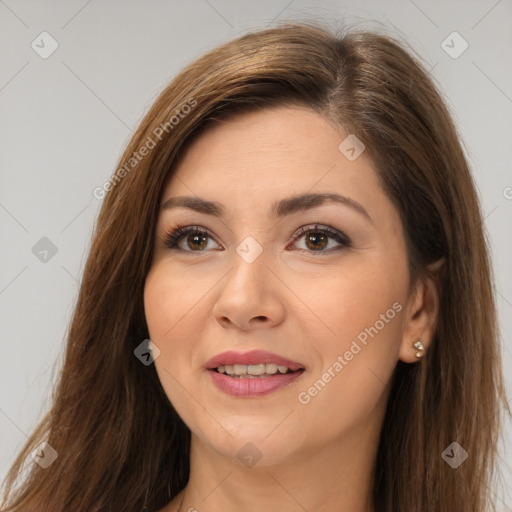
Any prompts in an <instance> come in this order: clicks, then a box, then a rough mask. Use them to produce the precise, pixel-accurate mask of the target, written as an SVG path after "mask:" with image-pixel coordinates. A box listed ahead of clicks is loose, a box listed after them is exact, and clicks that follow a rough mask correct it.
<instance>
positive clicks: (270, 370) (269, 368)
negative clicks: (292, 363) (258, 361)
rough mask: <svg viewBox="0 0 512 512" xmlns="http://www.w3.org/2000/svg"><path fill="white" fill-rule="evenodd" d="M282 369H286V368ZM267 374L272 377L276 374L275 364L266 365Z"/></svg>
mask: <svg viewBox="0 0 512 512" xmlns="http://www.w3.org/2000/svg"><path fill="white" fill-rule="evenodd" d="M284 368H286V366H285V367H284ZM267 373H269V374H270V375H274V373H277V364H274V363H267Z"/></svg>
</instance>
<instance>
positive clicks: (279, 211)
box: [161, 193, 373, 223]
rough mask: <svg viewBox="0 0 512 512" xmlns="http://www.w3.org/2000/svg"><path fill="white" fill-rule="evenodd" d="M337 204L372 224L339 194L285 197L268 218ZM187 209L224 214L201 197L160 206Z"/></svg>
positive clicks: (356, 205)
mask: <svg viewBox="0 0 512 512" xmlns="http://www.w3.org/2000/svg"><path fill="white" fill-rule="evenodd" d="M330 202H334V203H339V204H343V205H345V206H348V207H350V208H352V209H353V210H355V211H356V212H358V213H360V214H361V215H363V216H364V217H366V218H367V219H368V220H369V221H370V222H372V223H373V221H372V218H371V217H370V215H369V213H368V212H367V211H366V210H365V209H364V208H363V206H362V205H361V204H360V203H358V202H357V201H355V200H354V199H351V198H350V197H346V196H342V195H340V194H332V193H324V194H301V195H297V196H291V197H287V198H285V199H281V200H279V201H276V202H275V203H273V204H272V206H271V208H270V212H269V216H270V217H272V218H281V217H285V216H286V215H291V214H293V213H297V212H300V211H305V210H310V209H312V208H316V207H317V206H320V205H323V204H325V203H330ZM180 207H181V208H189V209H191V210H194V211H196V212H199V213H205V214H207V215H213V216H215V217H223V216H224V214H225V210H224V207H223V206H222V204H220V203H218V202H216V201H207V200H206V199H203V198H201V197H193V196H174V197H170V198H169V199H167V200H166V201H164V203H163V204H162V207H161V208H162V210H169V209H172V208H180Z"/></svg>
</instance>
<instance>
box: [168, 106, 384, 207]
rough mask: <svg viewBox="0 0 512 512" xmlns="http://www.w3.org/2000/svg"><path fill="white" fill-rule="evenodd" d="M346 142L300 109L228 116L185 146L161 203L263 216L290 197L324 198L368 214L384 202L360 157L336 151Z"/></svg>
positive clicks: (368, 163) (318, 117)
mask: <svg viewBox="0 0 512 512" xmlns="http://www.w3.org/2000/svg"><path fill="white" fill-rule="evenodd" d="M348 135H349V134H346V133H343V132H342V130H340V129H337V128H336V127H334V126H333V125H332V124H330V123H329V122H328V121H327V120H326V119H324V118H323V117H322V116H321V115H319V114H318V113H316V112H314V111H313V110H310V109H307V108H300V107H280V108H275V109H266V110H260V111H256V112H250V113H241V114H236V115H235V116H233V117H230V118H227V119H225V120H223V121H222V122H218V123H215V124H212V125H211V126H209V127H208V128H207V129H206V130H205V131H204V132H203V133H201V135H200V136H199V137H198V138H197V139H196V140H194V141H193V142H192V143H191V144H190V146H189V147H188V148H187V150H186V152H185V153H184V154H183V155H182V157H181V159H180V161H179V162H178V164H177V165H176V167H175V169H174V172H173V173H172V174H171V176H170V178H169V179H168V181H167V183H166V186H165V190H164V194H163V196H162V202H165V200H166V199H168V198H169V197H171V196H176V195H188V196H191V195H196V196H200V197H202V198H206V199H212V200H214V201H215V200H216V201H219V202H222V203H223V204H225V205H226V208H227V209H230V208H233V209H237V208H239V209H244V208H249V207H250V208H262V207H263V204H265V209H268V206H269V204H270V203H275V201H276V200H278V199H281V198H283V197H288V196H290V195H294V194H304V193H315V192H323V193H325V192H330V193H338V194H342V195H343V196H348V197H352V198H353V199H354V200H356V201H358V202H366V203H367V204H368V206H365V208H367V209H368V210H371V209H372V208H373V204H372V203H375V202H376V201H377V202H382V201H383V200H385V198H384V192H383V190H382V189H381V186H380V183H379V180H378V177H377V174H376V172H375V171H374V169H373V168H372V163H371V161H370V160H369V159H367V158H366V157H365V155H364V152H363V153H362V154H361V156H359V157H358V158H356V159H355V160H352V161H351V160H349V159H348V158H347V157H346V156H345V154H344V152H343V151H341V150H340V149H339V146H340V144H341V143H343V141H344V140H345V139H346V138H347V136H348ZM377 213H379V212H375V214H377ZM380 213H382V212H380Z"/></svg>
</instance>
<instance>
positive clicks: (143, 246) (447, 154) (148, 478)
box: [3, 22, 506, 512]
mask: <svg viewBox="0 0 512 512" xmlns="http://www.w3.org/2000/svg"><path fill="white" fill-rule="evenodd" d="M285 104H290V105H300V106H307V107H309V108H311V109H313V110H314V111H316V112H318V113H319V114H321V115H323V116H324V117H325V118H326V119H328V120H330V121H332V122H333V123H336V125H337V126H339V127H340V128H343V130H344V131H345V133H352V134H355V135H356V136H357V137H358V138H359V139H361V140H362V141H363V143H364V144H365V146H366V151H367V154H368V155H369V156H370V158H371V160H372V162H373V165H374V166H375V169H376V171H377V172H378V174H379V176H380V179H381V182H382V186H383V188H384V190H385V191H386V192H387V194H388V195H389V197H390V198H391V200H392V201H393V202H394V204H395V206H396V208H397V210H398V211H399V213H400V216H401V219H402V222H403V225H404V231H405V234H406V242H407V247H408V257H409V263H410V270H411V273H412V276H413V277H414V276H419V275H420V274H421V273H423V272H425V271H426V268H427V265H428V264H430V263H432V262H435V261H438V260H440V259H441V258H444V259H445V265H444V270H443V272H442V274H441V276H440V277H439V289H440V293H441V307H440V317H439V320H438V325H437V331H436V335H435V339H434V342H433V343H432V345H431V346H430V348H429V350H428V352H427V355H426V357H425V358H424V359H423V360H422V361H421V362H420V363H418V364H412V365H407V364H403V363H401V362H399V363H398V364H397V367H396V370H395V373H394V375H393V380H392V388H391V394H390V399H389V404H388V409H387V412H386V416H385V420H384V423H383V426H382V434H381V439H380V443H379V448H378V456H377V461H376V466H375V480H374V501H375V507H376V508H375V509H376V510H377V511H387V512H390V511H393V512H398V511H407V512H413V511H416V512H427V511H436V512H457V511H460V512H468V511H472V512H473V511H481V510H486V509H487V507H489V508H491V507H492V505H491V503H492V499H491V498H492V494H491V492H490V490H489V488H490V485H491V480H492V476H493V475H494V472H493V468H494V464H495V455H496V445H497V440H498V434H499V432H500V412H501V411H503V410H505V409H506V402H505V396H504V389H503V383H502V374H501V362H500V355H499V344H498V329H497V323H496V314H495V305H494V298H493V297H494V293H493V285H492V276H491V270H490V264H489V259H488V254H487V249H486V240H485V234H484V231H483V226H482V215H481V211H480V206H479V201H478V197H477V195H476V192H475V187H474V184H473V181H472V178H471V175H470V171H469V168H468V163H467V161H466V159H465V157H464V154H463V151H462V149H461V142H460V140H459V136H458V134H457V131H456V128H455V126H454V124H453V122H452V119H451V117H450V114H449V112H448V110H447V108H446V106H445V104H444V103H443V100H442V99H441V97H440V95H439V93H438V91H437V90H436V86H435V85H434V83H433V81H432V79H431V78H430V77H429V76H428V72H427V71H426V70H425V68H424V67H423V65H422V64H421V63H420V61H419V60H418V59H416V58H415V57H413V56H412V55H411V52H409V51H407V49H406V48H405V46H404V45H403V43H401V42H400V41H399V40H396V39H394V38H393V37H391V36H389V35H385V34H379V33H377V32H369V31H364V30H354V29H352V30H351V29H348V30H347V29H345V31H344V32H343V34H342V35H339V34H335V33H334V31H331V30H328V29H327V28H325V27H322V26H321V25H319V24H316V23H313V22H306V23H290V22H288V23H284V24H281V25H280V26H277V27H275V28H271V29H267V30H262V31H259V32H255V33H251V34H247V35H245V36H242V37H240V38H238V39H236V40H234V41H231V42H229V43H227V44H225V45H223V46H221V47H219V48H217V49H214V50H213V51H211V52H209V53H208V54H206V55H205V56H203V57H201V58H199V59H198V60H196V61H195V62H193V63H192V64H191V65H189V66H188V67H187V68H186V69H184V70H183V71H182V72H181V73H180V74H179V75H178V76H177V77H176V78H175V79H174V80H173V81H172V82H171V83H170V85H169V86H168V87H167V88H166V89H165V90H164V91H163V92H162V93H161V94H160V96H159V97H158V99H157V100H156V101H155V103H154V105H153V106H152V107H151V109H150V110H149V112H148V113H147V115H146V116H145V117H144V119H143V120H142V122H141V123H140V126H139V127H138V129H137V130H136V132H135V134H134V135H133V137H132V139H131V141H130V142H129V144H128V146H127V147H126V150H125V151H124V154H123V155H122V157H121V160H120V162H119V166H118V168H117V170H116V172H115V173H114V175H113V176H112V179H111V180H110V182H109V183H108V184H105V186H104V187H102V188H101V190H100V191H99V192H98V193H99V194H104V193H105V192H106V194H105V198H104V201H103V205H102V208H101V211H100V214H99V217H98V220H97V225H96V227H95V232H94V237H93V241H92V246H91V249H90V254H89V257H88V260H87V264H86V267H85V270H84V274H83V278H82V282H81V288H80V293H79V296H78V300H77V305H76V309H75V311H74V314H73V318H72V321H71V325H70V330H69V335H68V341H67V347H66V353H65V358H64V364H63V368H62V371H61V374H60V376H59V381H58V383H57V385H56V386H55V388H54V393H53V395H52V406H51V409H50V411H49V412H48V413H47V414H46V416H45V417H44V418H43V419H42V421H41V422H40V424H39V425H38V426H37V428H36V429H35V431H34V432H33V434H32V435H31V436H30V438H29V440H28V441H27V443H26V445H25V446H24V448H23V449H22V451H21V453H20V454H19V456H18V457H17V459H16V460H15V462H14V464H13V466H12V468H11V469H10V471H9V474H8V477H7V478H6V480H5V482H4V498H3V499H4V502H3V507H4V508H3V510H6V511H15V510H16V511H19V510H27V509H32V510H37V511H40V512H55V511H57V510H73V511H76V512H80V511H84V512H85V511H87V512H93V511H107V510H123V511H131V510H133V511H141V510H148V511H149V510H158V509H159V508H161V507H163V506H164V505H165V504H166V503H168V502H169V501H170V500H171V499H172V498H173V497H174V496H175V495H176V494H177V493H178V492H179V491H180V490H181V489H182V488H183V487H184V486H185V485H186V483H187V481H188V473H189V443H190V431H189V429H188V428H187V427H186V426H185V425H184V423H183V422H182V420H181V419H180V418H179V416H178V415H177V413H176V412H175V411H174V409H173V407H172V405H171V404H170V403H169V400H168V398H167V396H166V394H165V393H164V391H163V389H162V387H161V385H160V382H159V379H158V377H157V374H156V371H155V368H154V365H149V366H145V365H143V364H141V362H140V361H139V360H138V359H137V358H136V357H135V356H134V349H135V348H136V347H137V346H138V345H139V344H140V343H141V342H142V341H143V340H145V339H147V338H148V329H147V325H146V321H145V316H144V308H143V287H144V281H145V277H146V275H147V273H148V270H149V268H150V264H151V259H152V247H153V241H154V232H155V227H156V220H157V216H158V208H159V203H160V197H161V193H162V188H163V185H164V183H165V180H166V178H167V177H168V176H169V173H170V172H172V170H173V167H174V166H175V165H176V161H177V159H178V158H179V156H180V154H182V153H183V151H184V150H185V149H186V147H187V145H189V144H190V143H191V142H192V141H193V140H194V137H196V136H197V135H198V134H199V133H200V132H201V131H202V130H204V129H206V127H207V126H208V124H209V123H210V122H211V121H212V119H215V118H219V117H221V116H229V115H231V114H233V113H235V112H243V111H249V110H253V109H263V108H272V107H275V106H280V105H285ZM143 147H146V150H143V149H142V148H143ZM41 441H47V442H48V443H49V444H50V446H51V447H53V448H54V449H55V450H56V451H57V453H58V457H57V459H56V460H55V461H54V462H53V464H51V465H50V466H49V467H48V468H46V469H42V468H41V467H39V466H38V465H37V464H35V463H34V462H33V461H32V459H31V457H30V454H31V452H32V450H34V449H35V448H36V447H37V446H38V445H39V443H40V442H41ZM452 442H458V443H459V444H460V445H461V446H462V447H463V448H464V449H465V450H466V451H467V452H468V454H469V457H468V459H467V460H466V461H465V462H464V463H463V464H462V465H460V467H458V469H453V468H452V467H450V466H449V465H448V464H447V463H446V462H445V461H444V460H443V458H442V457H441V454H442V453H443V451H444V450H445V448H447V447H448V446H449V445H450V444H451V443H452ZM16 484H17V485H16Z"/></svg>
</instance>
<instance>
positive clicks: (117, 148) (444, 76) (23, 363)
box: [0, 0, 512, 511]
mask: <svg viewBox="0 0 512 512" xmlns="http://www.w3.org/2000/svg"><path fill="white" fill-rule="evenodd" d="M352 4H353V2H348V1H346V0H342V1H340V0H337V1H326V0H322V1H319V2H312V1H310V2H306V1H300V0H295V1H290V0H282V1H272V2H271V1H269V0H266V1H259V2H248V1H243V2H236V1H235V0H208V1H207V0H192V1H188V2H184V1H183V2H178V1H166V2H164V1H148V2H135V1H124V2H122V1H121V0H115V1H109V2H101V1H100V0H89V1H86V0H73V1H67V2H64V1H61V2H56V1H46V2H40V1H37V2H36V1H34V0H32V1H15V0H0V41H1V45H0V58H1V62H2V65H1V68H0V108H1V118H0V144H1V147H0V165H1V171H2V174H1V188H0V220H1V226H2V229H1V232H0V237H1V242H0V243H1V247H2V264H1V273H0V311H1V313H0V314H1V323H0V329H1V331H0V332H1V336H0V340H1V341H0V343H1V357H0V370H1V372H0V432H1V440H2V442H1V451H0V478H3V477H4V476H5V473H6V471H7V469H8V466H9V464H10V463H11V462H12V460H13V457H14V454H15V453H16V452H17V451H18V450H19V449H20V448H21V446H22V444H23V442H24V441H25V438H26V436H27V435H28V434H29V433H30V432H31V431H32V429H33V428H34V427H35V425H36V422H37V420H38V418H40V417H41V416H42V414H43V412H44V411H45V410H46V409H47V407H48V406H49V404H50V395H51V389H52V385H53V382H54V379H55V377H56V375H57V372H58V370H59V368H60V365H61V360H60V358H61V355H62V350H63V347H64V342H65V336H66V333H67V328H68V322H69V319H70V315H71V312H72V310H73V306H74V303H75V300H76V296H77V292H78V288H79V283H80V276H81V272H82V269H83V265H84V262H85V258H86V255H87V250H88V247H89V243H90V236H91V233H92V229H93V226H94V222H95V219H96V216H97V213H98V210H99V207H100V205H101V202H100V201H99V200H97V199H95V198H94V197H93V195H92V191H93V189H94V188H95V187H97V186H101V185H102V184H103V183H104V182H105V181H106V180H107V179H108V178H109V176H110V174H111V173H112V172H113V171H114V170H115V168H116V164H117V160H118V158H119V157H120V155H121V152H122V150H123V148H124V146H125V145H126V143H127V141H128V139H129V137H130V135H131V133H132V131H133V130H134V129H135V127H136V126H137V124H138V122H139V121H140V120H141V118H142V116H143V114H144V113H145V112H146V110H147V109H148V108H149V106H150V105H151V103H152V101H153V100H154V99H155V97H156V95H157V94H158V93H159V92H160V91H161V90H162V89H163V88H164V86H165V85H166V84H167V83H168V82H169V81H170V80H171V79H172V77H173V76H174V75H175V74H176V73H177V72H178V71H179V70H181V68H182V67H184V66H185V65H186V64H187V63H189V62H191V61H192V60H193V59H195V58H196V57H198V56H199V55H201V54H203V53H204V52H206V51H207V50H209V49H211V48H213V47H215V46H217V45H218V44H219V43H221V42H224V41H227V40H229V39H232V38H234V37H236V36H239V35H241V34H243V33H245V32H246V31H248V30H250V29H253V28H262V27H264V26H265V25H267V24H269V23H271V22H272V20H284V19H289V18H292V19H319V20H323V21H327V22H329V21H330V20H333V19H338V20H341V21H342V22H343V23H346V24H349V25H351V24H354V23H356V24H358V25H359V26H360V27H361V28H363V27H367V28H375V27H376V28H378V25H375V23H372V22H371V21H369V20H376V21H380V22H382V23H383V24H384V25H385V26H386V27H388V28H389V29H391V30H393V31H397V35H399V36H400V35H401V37H403V38H404V39H406V40H407V41H408V42H409V43H410V44H411V45H412V47H413V48H414V49H415V50H416V51H417V52H418V53H419V54H420V55H421V56H422V57H423V59H424V60H425V61H426V62H427V63H428V64H429V66H430V67H431V68H432V74H433V76H434V78H435V79H436V80H437V82H438V85H439V87H440V88H441V92H442V93H443V95H444V97H445V98H446V101H447V104H448V106H449V108H450V110H451V112H452V114H453V116H454V118H455V122H456V124H457V126H458V128H459V130H460V133H461V135H462V138H463V141H464V145H465V150H466V154H467V156H468V159H469V162H470V164H471V167H472V170H473V173H474V176H475V179H476V182H477V186H478V189H479V192H480V196H481V200H482V205H483V210H484V215H485V226H486V228H487V230H488V234H489V239H490V243H491V247H492V259H493V264H494V269H495V273H496V283H497V305H498V310H499V315H500V325H501V329H502V338H503V359H504V361H503V362H504V366H505V376H506V384H507V390H508V393H509V398H512V380H511V375H512V346H511V344H510V339H511V334H512V320H511V319H512V274H511V269H510V255H511V254H512V236H511V230H510V224H511V222H510V221H511V220H512V215H511V214H512V172H511V168H512V167H511V160H512V155H511V145H510V143H511V132H512V115H511V113H512V66H511V63H512V59H511V53H512V52H511V49H512V24H511V21H512V1H511V0H500V1H496V0H479V1H475V0H473V1H467V0H466V1H453V0H451V1H446V0H443V1H439V0H436V1H429V2H427V1H425V0H414V1H413V0H401V1H386V2H380V1H378V0H366V1H360V2H358V6H357V7H354V6H353V5H352ZM43 31H47V32H48V33H49V34H50V35H51V37H52V38H53V39H55V40H56V41H57V43H58V48H57V50H56V51H55V52H54V53H53V54H51V55H50V56H49V57H48V58H46V59H43V58H42V57H41V56H40V55H39V54H38V53H36V51H35V50H34V49H33V48H32V47H31V44H32V42H33V41H34V40H35V43H38V41H39V45H40V46H42V43H40V40H41V38H40V37H38V36H39V35H40V34H41V32H43ZM453 31H457V32H458V33H459V34H460V35H461V36H462V37H463V38H464V39H465V40H466V41H467V42H468V44H469V47H468V49H467V50H466V51H465V52H464V53H462V54H461V55H460V56H459V57H458V58H452V57H451V56H450V55H448V54H447V53H446V51H445V50H444V49H443V47H442V46H441V45H442V42H443V41H444V40H445V39H446V38H447V36H448V35H449V34H451V33H452V32H453ZM44 37H46V39H45V43H44V45H45V49H46V50H48V48H50V46H49V45H50V41H49V39H48V36H44ZM35 43H34V44H35ZM459 43H460V41H459V42H456V43H454V44H455V49H457V48H460V46H458V45H459ZM40 51H42V49H41V50H40ZM43 237H47V238H48V239H49V240H51V242H52V243H53V244H54V245H55V247H56V248H57V252H56V254H55V255H53V256H52V253H51V252H50V253H48V255H47V256H46V258H47V261H45V262H44V261H41V260H40V259H39V258H38V257H36V254H34V253H33V250H32V248H33V247H34V246H35V245H36V243H38V242H39V241H40V239H41V238H43ZM40 243H41V244H44V243H45V242H40ZM36 252H37V251H36ZM39 257H43V254H41V255H39ZM511 440H512V426H511V424H510V422H508V423H507V424H506V432H505V436H504V447H503V451H502V454H503V455H502V456H503V461H502V464H501V469H502V474H503V480H504V482H508V483H510V482H512V471H511V469H510V464H508V465H507V464H506V463H505V461H506V460H507V459H508V460H509V461H510V460H512V447H511ZM469 455H470V456H471V454H469ZM510 487H511V485H510V484H508V485H507V484H506V483H505V484H504V485H503V486H502V487H498V488H497V489H496V491H495V492H496V494H497V496H498V510H502V511H510V510H512V492H511V490H510Z"/></svg>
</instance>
